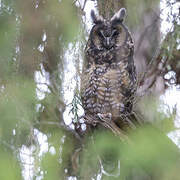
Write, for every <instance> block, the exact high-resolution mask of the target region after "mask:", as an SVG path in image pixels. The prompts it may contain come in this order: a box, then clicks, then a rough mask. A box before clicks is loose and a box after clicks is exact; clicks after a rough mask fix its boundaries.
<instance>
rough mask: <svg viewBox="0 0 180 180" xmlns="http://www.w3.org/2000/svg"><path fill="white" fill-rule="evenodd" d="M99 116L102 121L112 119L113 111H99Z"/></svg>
mask: <svg viewBox="0 0 180 180" xmlns="http://www.w3.org/2000/svg"><path fill="white" fill-rule="evenodd" d="M97 116H98V118H99V119H100V120H102V121H111V119H112V114H111V113H106V114H101V113H98V114H97Z"/></svg>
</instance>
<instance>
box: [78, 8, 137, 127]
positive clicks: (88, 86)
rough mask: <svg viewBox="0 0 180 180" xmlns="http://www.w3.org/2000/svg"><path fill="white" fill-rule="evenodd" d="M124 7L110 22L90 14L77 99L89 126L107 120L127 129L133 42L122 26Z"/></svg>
mask: <svg viewBox="0 0 180 180" xmlns="http://www.w3.org/2000/svg"><path fill="white" fill-rule="evenodd" d="M125 16H126V10H125V8H121V9H120V10H119V11H118V12H117V13H115V14H114V16H113V17H112V18H111V19H110V20H106V19H103V18H102V17H101V16H97V15H96V14H95V12H94V11H91V18H92V20H93V23H94V25H93V27H92V29H91V31H90V35H89V39H88V42H87V45H86V48H85V62H84V68H83V73H82V78H81V98H82V105H83V108H84V112H85V117H88V118H87V119H88V120H89V119H91V121H90V123H92V124H94V123H97V122H98V121H101V120H102V119H103V120H105V119H106V120H107V121H110V122H114V123H116V124H117V125H118V127H120V128H122V129H123V128H124V127H125V126H126V125H127V126H129V124H130V123H131V122H130V121H129V119H128V118H126V117H128V116H129V115H130V114H131V112H132V108H133V103H134V96H135V93H136V84H137V80H136V70H135V66H134V60H133V54H134V43H133V41H132V38H131V35H130V33H129V31H128V28H127V27H126V26H125V25H124V23H123V22H124V18H125Z"/></svg>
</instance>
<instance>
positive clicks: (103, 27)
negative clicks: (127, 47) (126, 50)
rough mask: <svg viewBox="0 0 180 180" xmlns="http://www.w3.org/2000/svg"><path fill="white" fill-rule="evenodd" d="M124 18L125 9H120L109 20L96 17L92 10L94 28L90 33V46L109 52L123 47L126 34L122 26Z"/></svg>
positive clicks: (126, 31) (125, 29)
mask: <svg viewBox="0 0 180 180" xmlns="http://www.w3.org/2000/svg"><path fill="white" fill-rule="evenodd" d="M125 16H126V9H125V8H121V9H120V10H119V11H118V12H117V13H115V14H114V16H113V17H112V18H111V19H110V20H106V19H103V18H102V17H101V16H97V15H96V14H95V12H94V11H93V10H92V11H91V18H92V20H93V23H94V26H93V28H92V30H91V32H90V39H91V46H92V47H95V48H97V49H105V50H110V49H112V48H115V47H119V46H121V45H123V43H124V42H125V40H126V38H127V33H128V30H127V28H126V27H125V26H124V24H123V21H124V18H125Z"/></svg>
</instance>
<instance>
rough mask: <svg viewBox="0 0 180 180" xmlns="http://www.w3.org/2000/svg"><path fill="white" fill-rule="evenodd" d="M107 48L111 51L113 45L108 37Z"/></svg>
mask: <svg viewBox="0 0 180 180" xmlns="http://www.w3.org/2000/svg"><path fill="white" fill-rule="evenodd" d="M105 46H106V48H107V49H111V48H112V45H111V38H110V37H106V45H105Z"/></svg>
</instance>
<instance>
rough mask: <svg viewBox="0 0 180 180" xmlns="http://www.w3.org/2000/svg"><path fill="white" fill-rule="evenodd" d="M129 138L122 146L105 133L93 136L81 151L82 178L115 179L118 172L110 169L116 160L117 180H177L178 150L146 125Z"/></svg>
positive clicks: (160, 134)
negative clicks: (83, 163) (83, 167)
mask: <svg viewBox="0 0 180 180" xmlns="http://www.w3.org/2000/svg"><path fill="white" fill-rule="evenodd" d="M129 139H130V141H129V143H127V142H126V143H123V142H121V141H120V140H119V138H118V137H114V136H112V134H108V133H107V132H103V133H98V134H97V135H95V136H94V137H93V140H91V141H90V143H89V144H88V146H87V147H86V150H84V157H83V160H84V162H85V164H86V165H84V166H87V168H86V170H84V169H83V170H82V173H83V179H87V177H93V176H92V175H94V174H95V173H96V175H97V174H98V173H99V174H101V175H102V176H105V177H104V178H105V179H106V178H107V177H106V175H107V174H109V176H108V178H107V179H114V178H115V176H116V175H117V174H118V173H117V169H114V170H115V172H114V171H112V169H113V167H114V163H115V162H116V163H118V162H117V160H120V168H119V175H120V176H119V177H117V178H118V179H124V178H126V179H139V180H140V179H159V180H160V179H162V180H164V179H178V178H179V171H178V169H179V162H180V156H179V149H178V148H177V146H176V145H174V144H173V142H172V141H171V140H170V139H169V138H168V137H167V136H166V135H165V134H162V132H160V131H159V130H157V129H155V128H154V127H152V126H146V127H144V128H140V129H137V130H135V131H132V132H130V135H129ZM100 157H101V158H100ZM97 166H99V168H98V167H97ZM108 166H109V168H108ZM116 167H117V165H116ZM89 170H91V171H92V172H91V173H90V172H89ZM97 170H100V171H99V172H98V171H97ZM103 170H106V174H105V173H104V171H103ZM104 178H103V179H104Z"/></svg>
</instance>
